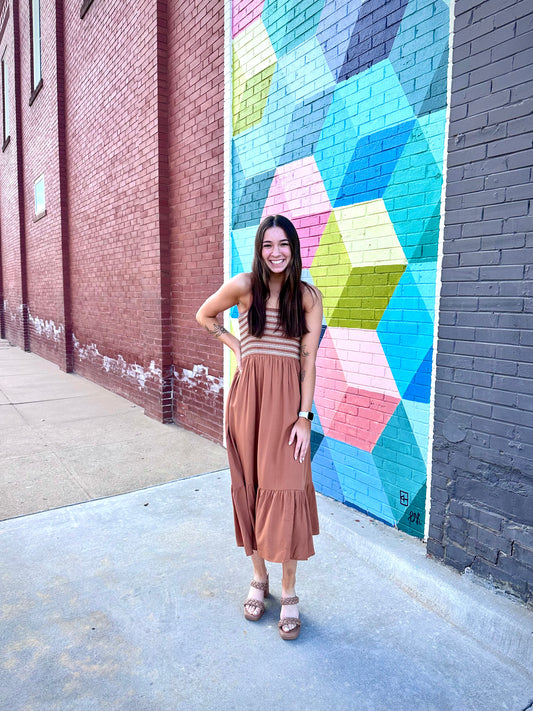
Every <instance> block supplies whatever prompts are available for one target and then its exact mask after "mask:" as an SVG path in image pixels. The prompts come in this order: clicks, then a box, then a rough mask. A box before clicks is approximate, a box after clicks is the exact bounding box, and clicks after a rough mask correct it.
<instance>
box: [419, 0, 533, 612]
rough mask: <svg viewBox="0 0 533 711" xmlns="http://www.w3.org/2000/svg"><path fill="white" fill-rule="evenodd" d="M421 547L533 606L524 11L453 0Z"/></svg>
mask: <svg viewBox="0 0 533 711" xmlns="http://www.w3.org/2000/svg"><path fill="white" fill-rule="evenodd" d="M452 67H453V69H452V84H451V104H450V133H449V144H448V170H447V188H446V209H445V227H444V243H443V265H442V290H441V301H440V324H439V331H438V348H437V377H436V385H435V438H434V446H433V466H432V487H431V512H430V527H429V538H428V544H427V545H428V552H429V553H430V554H432V555H434V556H436V557H439V558H442V559H443V560H444V561H445V562H446V563H448V564H449V565H452V566H454V567H455V568H457V569H459V570H461V571H463V570H464V569H465V568H467V567H469V568H471V569H472V570H473V571H474V572H476V573H478V574H479V575H481V576H483V577H485V578H488V579H489V580H491V581H492V582H493V583H494V584H496V585H498V586H500V587H502V588H504V589H506V590H508V591H510V592H512V593H514V594H516V595H518V596H520V597H521V598H522V599H523V600H524V601H526V602H528V603H529V604H533V285H532V276H533V266H532V263H533V230H532V226H533V225H532V223H533V220H532V205H533V180H532V178H533V175H532V172H533V171H532V167H531V166H532V165H533V6H532V3H531V2H530V0H522V1H521V2H515V1H514V0H497V1H496V0H485V1H483V2H481V1H480V0H477V1H474V0H457V1H456V3H455V23H454V38H453V54H452Z"/></svg>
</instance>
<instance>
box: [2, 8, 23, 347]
mask: <svg viewBox="0 0 533 711" xmlns="http://www.w3.org/2000/svg"><path fill="white" fill-rule="evenodd" d="M0 4H1V5H2V8H3V6H4V4H5V3H4V2H2V3H0ZM15 4H16V3H15ZM8 12H9V16H8V20H7V24H6V26H5V29H4V32H3V34H2V37H1V39H0V55H1V56H2V57H4V59H5V61H6V63H7V66H8V71H9V97H8V101H9V108H10V112H9V113H10V141H9V144H8V145H7V147H6V148H5V150H3V151H2V152H1V153H0V200H1V210H0V236H1V247H2V253H1V268H2V280H1V281H2V291H3V293H2V299H3V317H4V318H3V320H4V335H5V338H7V339H9V341H10V342H11V343H15V344H16V345H18V346H20V347H22V348H23V347H24V334H23V322H22V277H21V250H20V229H19V227H20V225H19V203H18V169H17V135H18V134H17V124H16V116H17V113H16V101H15V98H16V97H15V87H16V86H17V84H16V81H15V69H16V68H15V53H14V42H15V38H14V23H13V18H14V15H13V5H12V4H11V3H10V7H9V11H8Z"/></svg>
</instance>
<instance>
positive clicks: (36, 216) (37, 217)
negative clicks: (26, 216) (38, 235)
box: [33, 173, 46, 222]
mask: <svg viewBox="0 0 533 711" xmlns="http://www.w3.org/2000/svg"><path fill="white" fill-rule="evenodd" d="M38 183H42V186H43V187H42V209H40V210H37V207H38V204H37V184H38ZM39 207H40V204H39ZM45 215H46V191H45V185H44V173H41V175H40V176H39V177H38V178H37V179H36V180H34V181H33V220H34V222H36V221H37V220H40V219H41V217H44V216H45Z"/></svg>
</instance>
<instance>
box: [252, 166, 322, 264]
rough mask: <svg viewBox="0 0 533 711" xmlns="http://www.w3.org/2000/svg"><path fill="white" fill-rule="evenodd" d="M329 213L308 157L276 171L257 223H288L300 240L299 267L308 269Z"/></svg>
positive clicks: (316, 169) (318, 180) (317, 172)
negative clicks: (275, 218)
mask: <svg viewBox="0 0 533 711" xmlns="http://www.w3.org/2000/svg"><path fill="white" fill-rule="evenodd" d="M331 209H332V208H331V202H330V200H329V197H328V194H327V192H326V188H325V186H324V181H323V180H322V176H321V175H320V171H319V170H318V166H317V164H316V161H315V159H314V157H313V156H308V157H306V158H302V159H300V160H297V161H294V162H293V163H287V164H286V165H283V166H281V167H279V168H278V169H277V170H276V174H275V175H274V179H273V180H272V184H271V186H270V191H269V193H268V197H267V200H266V202H265V206H264V208H263V215H262V218H261V219H263V218H265V217H267V216H268V215H285V216H286V217H288V218H289V220H291V222H292V223H293V224H294V226H295V227H296V229H297V230H298V234H299V236H300V244H301V248H302V263H303V266H304V268H307V269H309V268H310V267H311V264H312V262H313V258H314V256H315V252H316V250H317V247H318V245H319V244H320V239H321V237H322V233H323V232H324V229H325V227H326V224H327V222H328V219H329V216H330V214H331Z"/></svg>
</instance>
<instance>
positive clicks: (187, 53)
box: [168, 0, 224, 442]
mask: <svg viewBox="0 0 533 711" xmlns="http://www.w3.org/2000/svg"><path fill="white" fill-rule="evenodd" d="M168 26H169V96H170V104H169V112H170V113H169V168H170V190H169V195H170V225H171V282H172V287H171V288H172V351H173V354H174V417H175V420H176V422H178V423H179V424H181V425H183V426H185V427H188V428H189V429H192V430H194V431H195V432H199V433H200V434H203V435H205V436H206V437H209V438H210V439H213V440H215V441H217V442H220V441H221V440H222V421H223V357H222V348H221V346H220V343H219V342H218V341H215V340H214V339H213V338H212V337H210V336H208V335H207V334H206V333H204V332H203V331H201V330H200V329H198V327H197V324H196V321H195V313H196V311H197V310H198V307H199V306H200V304H201V303H202V302H203V301H204V300H205V299H206V298H207V296H209V294H211V293H212V292H214V291H216V289H218V287H219V286H220V285H221V284H222V282H223V280H224V261H223V260H224V240H223V229H224V215H223V211H224V209H223V208H224V203H223V193H224V160H223V156H224V124H223V121H224V3H223V2H221V1H216V0H194V2H191V3H187V4H183V3H170V6H169V23H168ZM207 38H208V39H207Z"/></svg>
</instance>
